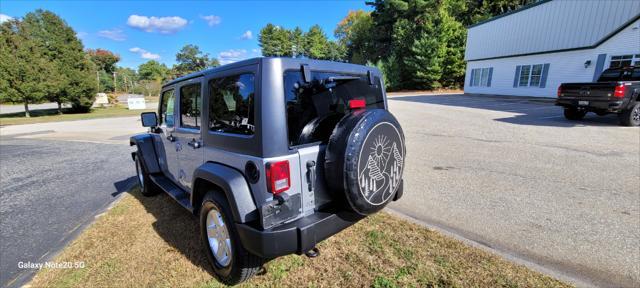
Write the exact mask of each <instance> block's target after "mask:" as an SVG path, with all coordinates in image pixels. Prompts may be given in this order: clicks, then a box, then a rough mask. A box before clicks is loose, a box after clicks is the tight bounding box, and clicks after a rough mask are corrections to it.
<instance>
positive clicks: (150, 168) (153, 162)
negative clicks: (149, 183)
mask: <svg viewBox="0 0 640 288" xmlns="http://www.w3.org/2000/svg"><path fill="white" fill-rule="evenodd" d="M129 145H130V146H134V145H135V146H136V148H138V151H137V152H136V157H140V160H142V163H144V167H145V169H146V170H147V172H148V173H150V174H153V173H158V172H160V165H159V164H158V156H157V154H156V149H155V146H154V144H153V135H151V134H149V133H145V134H138V135H134V136H131V138H129Z"/></svg>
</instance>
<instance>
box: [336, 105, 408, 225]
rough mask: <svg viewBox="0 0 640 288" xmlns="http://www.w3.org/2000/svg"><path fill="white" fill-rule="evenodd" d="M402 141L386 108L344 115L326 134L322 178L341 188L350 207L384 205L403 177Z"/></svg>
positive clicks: (367, 210) (361, 210) (365, 209)
mask: <svg viewBox="0 0 640 288" xmlns="http://www.w3.org/2000/svg"><path fill="white" fill-rule="evenodd" d="M404 158H405V144H404V134H403V132H402V128H401V127H400V124H399V123H398V120H396V118H395V117H393V115H392V114H391V113H389V111H387V110H383V109H372V110H358V111H355V112H353V113H350V114H348V115H346V116H345V117H344V118H342V120H341V121H340V122H339V123H338V125H336V127H335V129H334V130H333V134H331V137H330V138H329V143H328V145H327V150H326V154H325V167H324V168H325V178H326V179H325V180H326V182H327V184H328V185H329V187H330V188H331V189H333V190H336V191H343V192H344V195H345V198H346V200H347V202H348V203H349V206H350V208H351V209H352V210H353V211H355V212H356V213H358V214H361V215H369V214H371V213H374V212H376V211H379V210H380V209H382V208H384V206H386V204H387V203H389V201H391V199H392V198H393V196H394V195H395V193H396V191H397V190H398V187H399V186H400V184H401V181H402V171H403V168H404Z"/></svg>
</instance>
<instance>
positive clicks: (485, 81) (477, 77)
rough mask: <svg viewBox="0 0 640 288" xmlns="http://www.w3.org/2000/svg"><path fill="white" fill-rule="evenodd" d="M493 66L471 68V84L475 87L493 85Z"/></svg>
mask: <svg viewBox="0 0 640 288" xmlns="http://www.w3.org/2000/svg"><path fill="white" fill-rule="evenodd" d="M492 72H493V68H475V69H471V83H470V84H471V85H470V86H475V87H491V74H492Z"/></svg>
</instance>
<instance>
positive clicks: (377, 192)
mask: <svg viewBox="0 0 640 288" xmlns="http://www.w3.org/2000/svg"><path fill="white" fill-rule="evenodd" d="M400 137H401V136H400V133H399V132H398V130H397V129H396V128H395V127H394V126H393V125H391V123H388V122H381V123H378V124H377V125H376V126H375V127H374V128H373V129H371V132H370V133H369V135H367V138H366V139H365V141H364V146H363V148H362V150H360V156H359V157H358V166H357V167H358V183H359V187H360V194H362V196H363V197H364V199H365V200H366V201H367V202H368V203H369V204H371V205H381V204H384V203H386V202H387V200H389V198H390V197H392V196H393V194H394V193H395V192H396V189H397V188H398V185H400V181H401V179H402V178H401V177H402V167H403V164H404V163H403V159H404V157H403V156H404V151H402V149H403V148H404V146H403V145H402V141H401V140H400V139H401V138H400Z"/></svg>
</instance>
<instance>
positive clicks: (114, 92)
mask: <svg viewBox="0 0 640 288" xmlns="http://www.w3.org/2000/svg"><path fill="white" fill-rule="evenodd" d="M116 87H117V86H116V71H113V94H116Z"/></svg>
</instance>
